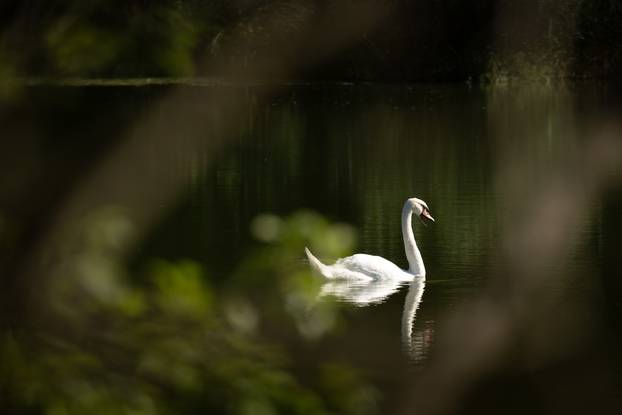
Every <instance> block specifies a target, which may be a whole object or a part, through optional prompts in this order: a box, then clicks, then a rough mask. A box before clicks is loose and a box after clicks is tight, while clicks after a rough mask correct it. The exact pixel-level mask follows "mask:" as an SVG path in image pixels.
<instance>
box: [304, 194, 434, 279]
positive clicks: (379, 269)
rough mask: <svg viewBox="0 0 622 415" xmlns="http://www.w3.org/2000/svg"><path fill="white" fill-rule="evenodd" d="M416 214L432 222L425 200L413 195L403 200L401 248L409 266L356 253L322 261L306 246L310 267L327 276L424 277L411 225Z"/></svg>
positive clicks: (333, 277) (340, 277)
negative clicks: (326, 261)
mask: <svg viewBox="0 0 622 415" xmlns="http://www.w3.org/2000/svg"><path fill="white" fill-rule="evenodd" d="M413 214H416V215H417V216H419V217H420V218H421V220H422V221H425V220H429V221H431V222H434V218H433V217H432V215H431V214H430V209H429V208H428V205H427V203H425V202H424V201H423V200H421V199H417V198H416V197H413V198H410V199H408V200H406V203H404V208H403V209H402V235H403V237H404V250H405V251H406V258H407V259H408V269H407V270H403V269H401V268H400V267H398V266H397V265H395V264H394V263H393V262H391V261H389V260H387V259H384V258H382V257H380V256H376V255H367V254H356V255H352V256H349V257H347V258H341V259H339V260H337V262H335V263H334V264H333V265H325V264H323V263H322V262H321V261H320V260H319V259H317V258H316V257H315V256H314V255H313V254H312V253H311V251H310V250H309V248H306V247H305V252H306V254H307V257H308V258H309V263H310V264H311V267H312V268H313V269H314V270H315V271H316V272H318V273H319V274H321V275H323V276H324V277H326V278H329V279H347V280H363V281H378V280H386V279H393V280H398V281H412V280H413V279H414V278H415V277H423V278H425V266H424V265H423V258H422V257H421V252H419V248H418V247H417V242H416V241H415V234H414V233H413V229H412V215H413Z"/></svg>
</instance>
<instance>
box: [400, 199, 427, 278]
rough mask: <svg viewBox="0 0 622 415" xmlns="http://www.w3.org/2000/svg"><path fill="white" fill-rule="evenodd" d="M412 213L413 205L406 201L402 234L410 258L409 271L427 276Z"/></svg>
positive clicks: (403, 211)
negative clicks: (416, 238)
mask: <svg viewBox="0 0 622 415" xmlns="http://www.w3.org/2000/svg"><path fill="white" fill-rule="evenodd" d="M412 214H413V208H412V205H411V204H410V203H408V202H406V204H405V205H404V209H402V235H403V237H404V250H405V251H406V258H407V259H408V272H409V273H411V274H413V275H420V276H425V265H423V258H422V257H421V252H419V248H418V247H417V242H416V241H415V234H414V233H413V228H412Z"/></svg>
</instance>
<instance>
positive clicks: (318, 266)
mask: <svg viewBox="0 0 622 415" xmlns="http://www.w3.org/2000/svg"><path fill="white" fill-rule="evenodd" d="M305 252H306V253H307V258H309V264H311V267H312V268H313V269H314V270H316V271H317V272H318V273H320V274H322V275H323V276H325V277H326V278H332V276H333V275H332V272H331V271H330V268H328V267H327V266H326V265H324V264H322V262H320V260H319V259H317V258H316V257H315V256H313V254H312V253H311V251H309V248H307V247H306V246H305Z"/></svg>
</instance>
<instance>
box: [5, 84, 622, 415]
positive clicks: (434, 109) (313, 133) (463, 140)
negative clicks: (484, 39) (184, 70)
mask: <svg viewBox="0 0 622 415" xmlns="http://www.w3.org/2000/svg"><path fill="white" fill-rule="evenodd" d="M617 97H618V95H617V94H616V93H615V92H614V91H613V90H612V88H610V87H607V86H604V85H600V84H579V85H566V86H559V85H557V86H551V85H541V84H522V85H498V86H490V87H480V86H472V85H466V84H448V85H445V84H438V85H417V84H413V85H382V84H357V85H355V84H348V83H344V84H323V83H310V84H243V85H241V84H231V83H219V82H208V81H205V80H203V81H200V80H194V81H184V82H174V83H172V84H165V85H159V84H156V85H154V84H149V83H148V82H147V84H146V85H142V84H141V85H132V84H131V82H130V85H119V84H115V83H110V84H105V85H102V84H97V83H95V85H89V84H88V83H86V84H83V83H79V84H75V85H46V84H42V85H34V86H28V87H25V88H24V89H23V90H22V91H21V92H19V93H18V94H17V95H16V97H15V98H13V99H11V100H9V99H5V105H4V109H3V111H2V113H1V114H0V115H2V120H3V121H2V122H3V124H4V125H5V128H4V130H5V134H3V135H4V138H3V141H4V142H5V143H4V146H5V150H6V151H5V152H4V155H3V156H2V157H1V158H0V160H2V162H3V164H4V166H5V175H4V176H5V177H4V178H3V179H2V182H0V183H1V184H3V186H2V187H4V189H5V190H4V191H3V193H2V194H3V195H4V196H3V198H4V202H3V203H2V205H1V207H0V219H2V220H0V224H4V226H3V227H1V228H0V229H3V230H5V232H3V233H0V235H2V234H4V235H5V237H4V238H3V244H2V245H1V246H4V247H5V248H7V249H8V251H7V252H8V253H7V254H5V255H4V259H5V264H8V265H6V267H7V268H6V269H7V270H10V271H13V272H14V273H15V275H18V276H21V277H16V278H15V279H14V280H11V285H10V286H11V287H13V288H14V290H15V292H16V293H18V294H17V295H15V296H13V295H9V296H7V298H8V299H9V300H7V303H6V304H10V305H7V306H6V310H7V311H6V315H8V316H11V317H10V318H7V319H6V320H7V321H9V322H10V324H8V323H7V324H6V326H7V327H11V328H12V330H13V327H14V326H18V327H19V326H20V324H21V323H18V322H17V321H18V320H20V319H18V318H16V316H23V315H30V317H29V318H30V319H32V321H35V322H36V323H33V324H32V326H31V325H30V324H26V327H30V329H26V330H25V331H26V333H28V332H29V330H31V331H34V332H37V331H38V330H41V332H44V333H46V330H49V332H51V333H53V334H51V335H50V334H49V333H48V334H46V335H45V336H43V335H42V337H44V338H46V339H47V340H45V341H43V344H44V345H45V346H40V347H41V348H42V349H43V350H45V351H44V352H43V353H44V356H45V354H46V353H47V354H48V355H49V359H46V360H45V361H44V362H39V363H33V365H34V366H35V367H37V369H36V370H41V372H42V373H45V374H44V375H41V379H44V380H43V381H41V382H42V383H43V384H47V383H48V380H50V379H52V378H54V376H55V375H51V374H50V373H61V376H60V378H61V379H62V380H61V381H59V382H58V386H57V387H58V388H59V390H56V389H54V388H53V387H52V388H51V389H50V390H51V391H52V392H49V394H52V395H54V394H57V395H56V396H66V398H64V399H66V401H67V402H69V401H71V400H72V398H70V397H71V396H72V394H77V395H80V396H81V394H84V396H91V395H92V396H97V399H102V400H105V399H108V400H109V401H111V402H114V403H115V404H116V405H118V406H112V407H114V408H117V409H118V408H127V407H132V408H135V407H140V408H143V406H141V405H143V404H144V402H147V401H148V402H151V403H148V404H144V405H146V406H145V408H150V407H151V406H150V405H153V407H155V408H157V407H160V405H165V406H166V405H168V406H166V407H168V408H169V410H171V411H172V412H177V413H193V412H196V413H204V412H202V411H205V410H212V411H218V412H220V411H222V412H225V413H261V414H264V413H265V414H271V413H369V414H373V413H382V414H385V413H412V412H411V410H412V409H413V408H420V412H421V413H455V412H456V411H457V412H460V413H482V412H483V413H498V412H499V411H500V410H501V408H503V411H504V412H506V413H507V412H510V413H527V412H528V413H547V412H551V411H552V410H551V408H559V412H561V413H575V412H576V413H579V412H581V411H585V410H588V411H591V412H598V411H605V410H608V409H609V408H610V407H612V406H613V405H616V404H618V403H620V398H621V396H620V393H619V390H620V388H619V386H620V385H622V383H621V377H620V376H621V375H622V372H621V368H622V364H621V363H622V359H621V358H622V348H621V347H620V346H621V345H622V344H621V342H620V340H621V339H622V338H621V336H620V335H621V333H622V331H621V327H620V323H619V317H620V307H621V306H622V297H621V295H620V292H621V291H620V290H621V289H622V283H620V281H621V280H620V278H619V277H620V271H619V270H620V265H621V259H620V255H619V253H620V246H621V245H620V243H621V242H622V241H621V239H620V235H621V233H620V231H622V226H621V219H620V218H622V192H621V187H620V183H621V181H620V178H621V172H622V158H621V156H622V141H621V139H620V137H621V135H620V133H621V131H622V129H621V125H620V124H619V122H618V119H619V108H620V107H619V102H620V101H619V99H618V98H617ZM409 197H418V198H421V199H423V200H425V201H426V202H427V204H428V205H429V207H430V210H431V212H432V215H433V216H434V218H435V219H436V222H435V223H433V224H431V225H428V226H423V224H422V223H421V221H419V220H416V219H415V220H414V221H413V222H414V232H415V236H416V240H417V243H418V246H419V248H420V250H421V252H422V255H423V259H424V261H425V265H426V268H427V278H426V280H425V283H423V282H421V281H419V280H417V281H416V282H415V283H413V284H408V283H407V284H403V285H391V284H389V285H386V286H371V287H370V286H357V285H356V284H343V285H336V286H326V285H325V284H324V281H323V280H322V279H321V278H320V277H317V276H313V275H312V274H311V272H310V270H309V267H308V264H307V261H306V257H305V255H304V247H305V246H309V248H311V250H312V251H313V252H314V253H316V255H317V256H318V257H319V258H320V259H322V260H323V261H325V262H327V263H329V262H332V261H333V260H335V259H336V258H337V257H338V256H341V255H346V254H351V253H353V252H361V253H368V254H373V255H380V256H382V257H384V258H387V259H389V260H391V261H393V262H394V263H395V264H397V265H398V266H400V267H403V268H405V267H407V262H406V257H405V254H404V246H403V242H402V235H401V216H400V213H401V208H402V205H403V204H404V201H405V200H406V199H407V198H409ZM9 230H10V232H9ZM7 235H9V236H10V237H9V236H7ZM0 240H2V239H0ZM33 264H34V265H33ZM153 281H155V284H154V282H153ZM39 284H41V286H42V287H45V288H44V289H43V290H42V292H43V294H42V292H41V291H40V290H39V288H38V287H39ZM76 286H78V287H79V289H77V290H76V288H75V287H76ZM58 287H61V288H58ZM68 287H69V288H68ZM153 287H155V288H153ZM154 290H155V291H154ZM203 292H204V293H205V295H203V294H201V293H203ZM321 293H324V294H326V295H321ZM10 297H13V298H12V299H11V298H10ZM48 303H49V304H51V305H49V304H48ZM50 309H52V310H54V311H52V312H50V311H49V310H50ZM54 313H57V317H51V316H53V315H55V314H54ZM201 316H203V317H205V321H209V324H208V323H206V322H205V321H202V319H203V317H201ZM59 321H64V322H65V323H62V324H60V325H66V326H65V328H61V329H60V330H59V328H58V326H59ZM204 324H205V325H207V326H204ZM33 326H34V327H37V329H33V328H32V327H33ZM42 327H43V328H42ZM46 327H48V328H49V329H45V328H46ZM50 327H51V328H50ZM184 327H189V328H190V329H189V330H186V329H184ZM197 327H199V328H200V330H198V329H197ZM190 332H191V333H193V334H189V333H190ZM198 332H201V333H212V334H211V335H209V334H205V336H198V334H197V333H198ZM67 333H71V334H67ZM106 333H107V334H106ZM146 333H149V334H146ZM65 335H67V338H64V336H65ZM54 336H57V337H63V338H64V340H63V342H61V343H63V344H64V342H67V343H69V344H71V345H72V346H67V345H64V346H62V347H60V350H61V351H59V349H58V348H56V346H54V347H51V348H48V347H49V345H50V343H51V344H54V345H56V342H55V341H50V340H49V338H50V337H52V338H53V337H54ZM197 336H198V337H197ZM210 336H213V337H210ZM16 338H17V339H18V340H17V341H16V342H17V344H20V343H19V341H20V340H19V339H20V337H19V336H17V337H16ZM102 339H103V340H102ZM104 340H105V341H104ZM11 341H13V340H11ZM37 342H40V339H38V338H37V337H36V336H35V340H28V341H27V342H25V343H27V344H29V345H30V346H32V344H33V343H37ZM11 344H12V343H11ZM97 344H100V345H101V346H95V345H97ZM30 346H28V347H27V346H23V345H22V346H21V347H22V354H23V355H25V356H28V351H25V350H31V349H29V347H30ZM100 347H101V348H102V350H99V349H100ZM106 347H109V349H106ZM17 348H19V346H17ZM6 349H7V348H6V347H5V350H6ZM11 350H12V349H11ZM67 350H71V351H72V352H70V353H68V355H69V356H73V357H75V355H77V354H80V355H82V354H84V355H94V356H95V357H93V361H98V362H99V363H98V364H97V365H95V364H93V365H94V366H93V365H87V367H88V370H87V369H85V368H83V367H82V366H80V364H77V363H75V359H69V361H71V363H67V362H65V361H64V360H62V359H60V358H59V359H58V360H59V361H61V362H65V363H57V366H54V365H50V360H53V356H57V354H61V355H63V353H67ZM104 350H109V353H110V354H111V356H112V358H110V356H106V353H105V352H103V351H104ZM163 350H165V351H166V352H163ZM100 352H101V353H102V354H103V356H102V355H100V354H99V353H100ZM71 353H74V354H75V355H72V354H71ZM65 356H67V354H65ZM76 359H77V358H76ZM85 359H86V358H85ZM26 360H27V359H26ZM125 360H128V362H127V363H124V364H120V365H121V366H117V363H119V362H120V361H121V362H123V361H125ZM110 361H114V362H115V365H112V364H111V363H110ZM132 362H133V363H132ZM136 362H139V363H136ZM214 362H218V363H219V364H218V365H216V364H215V363H214ZM258 362H259V363H258ZM255 365H258V366H255ZM16 367H17V368H18V369H16V372H17V373H21V372H20V370H23V371H26V369H23V368H21V369H20V366H19V364H16ZM93 367H96V368H97V369H93ZM197 368H201V369H200V370H198V369H197ZM177 369H179V370H177ZM31 370H35V369H31ZM55 371H56V372H55ZM92 371H94V373H98V371H99V373H100V374H102V375H101V376H102V378H103V380H102V379H100V380H93V379H91V378H90V376H91V373H93V372H92ZM195 371H198V372H197V373H195ZM86 372H88V373H89V374H88V375H85V374H84V373H86ZM145 373H146V374H147V375H145V376H144V377H142V376H141V374H145ZM246 377H248V379H246V383H245V382H242V381H241V380H245V378H246ZM45 379H47V380H45ZM240 379H241V380H240ZM98 382H99V383H98ZM76 385H77V386H76ZM119 385H125V386H124V387H126V388H129V390H131V391H132V394H135V396H134V397H132V398H127V400H124V398H123V396H124V395H123V394H122V393H121V394H120V395H119V394H118V392H115V391H116V390H117V389H116V388H117V387H119ZM46 387H47V386H45V387H43V389H45V388H46ZM102 388H103V389H105V390H106V391H107V392H106V393H103V394H102V393H101V390H102ZM76 391H81V392H76ZM206 391H207V392H206ZM13 393H14V394H15V396H16V397H17V398H15V400H16V401H24V400H26V398H23V397H21V395H20V393H18V392H13ZM89 393H90V394H91V395H89ZM100 395H101V396H104V398H102V397H101V396H100ZM143 395H144V396H143ZM284 395H287V396H288V397H285V396H284ZM34 396H38V397H37V398H35V399H34V401H35V402H36V404H35V405H34V406H35V407H38V408H46V407H47V408H50V407H52V408H53V407H54V404H58V402H57V401H55V400H54V399H49V398H48V397H47V396H48V394H46V393H43V394H41V395H37V393H34ZM136 396H139V397H143V398H144V399H143V398H141V399H143V400H141V399H138V400H136V399H137V398H136ZM106 397H107V398H106ZM135 398H136V399H135ZM59 399H60V400H61V401H62V399H63V398H59ZM93 399H95V398H93ZM97 399H95V400H94V401H92V402H99V401H97ZM79 400H80V399H78V401H79ZM135 400H136V402H138V403H136V402H135ZM85 402H87V403H83V405H85V406H84V407H83V408H87V407H88V405H90V404H92V402H91V401H88V399H87V398H85ZM89 402H90V403H89ZM128 402H129V403H128ZM141 402H142V403H141ZM78 408H80V407H79V406H78ZM74 409H75V408H74ZM145 411H146V412H145V413H148V412H149V411H147V410H145ZM553 412H554V411H553Z"/></svg>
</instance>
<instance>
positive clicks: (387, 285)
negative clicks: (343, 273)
mask: <svg viewBox="0 0 622 415" xmlns="http://www.w3.org/2000/svg"><path fill="white" fill-rule="evenodd" d="M405 285H408V293H407V294H406V299H405V300H404V308H403V311H402V325H401V332H402V336H401V337H402V347H403V349H404V352H405V353H406V354H407V355H408V356H409V357H410V358H411V359H412V360H413V361H414V362H419V361H421V360H422V359H423V357H424V354H425V349H426V346H427V343H428V342H427V341H426V340H425V337H427V335H426V334H425V333H423V334H422V335H420V336H418V335H417V334H415V335H414V336H413V327H414V324H415V317H416V315H417V309H418V308H419V304H420V303H421V299H422V298H423V291H424V289H425V279H424V278H415V279H413V280H412V281H411V282H410V283H409V282H408V281H395V280H378V281H360V280H332V281H328V282H325V283H324V284H323V285H322V288H321V290H320V293H319V295H318V298H319V299H324V298H327V297H328V298H334V299H336V300H338V301H340V302H344V303H348V304H353V305H355V306H358V307H365V306H369V305H373V304H380V303H383V302H384V301H385V300H387V299H388V298H389V297H390V296H391V295H393V294H395V293H396V292H398V291H399V290H400V288H401V287H403V286H405ZM413 337H415V338H414V339H413Z"/></svg>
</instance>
